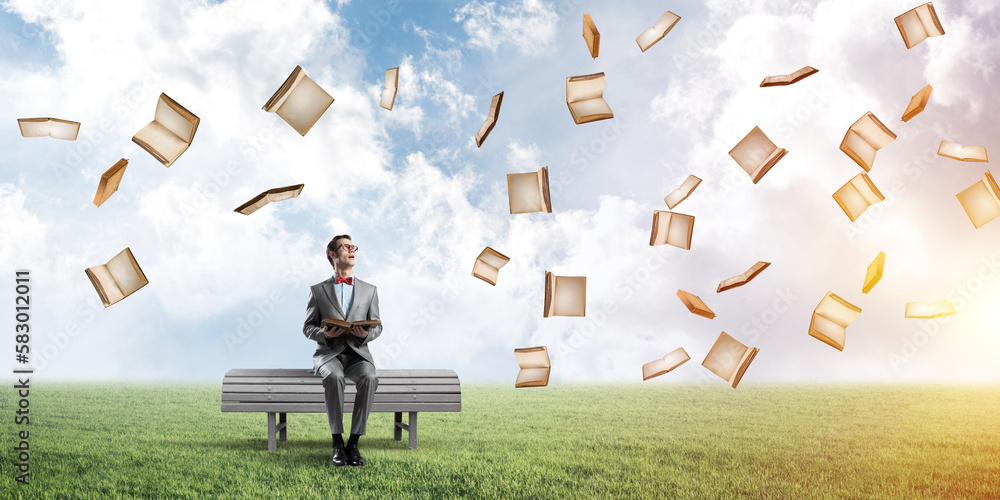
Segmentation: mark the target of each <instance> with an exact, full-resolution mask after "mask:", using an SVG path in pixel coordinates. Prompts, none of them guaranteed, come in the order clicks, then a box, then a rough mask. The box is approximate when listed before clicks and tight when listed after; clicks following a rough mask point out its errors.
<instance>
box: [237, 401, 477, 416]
mask: <svg viewBox="0 0 1000 500" xmlns="http://www.w3.org/2000/svg"><path fill="white" fill-rule="evenodd" d="M353 410H354V404H353V403H344V413H345V414H346V413H350V412H351V411H353ZM222 411H231V412H269V413H326V404H324V403H274V404H269V403H222ZM372 411H373V412H397V411H399V412H411V411H462V404H461V403H372Z"/></svg>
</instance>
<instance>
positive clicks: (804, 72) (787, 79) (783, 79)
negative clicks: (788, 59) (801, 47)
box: [760, 66, 819, 87]
mask: <svg viewBox="0 0 1000 500" xmlns="http://www.w3.org/2000/svg"><path fill="white" fill-rule="evenodd" d="M818 71H819V70H818V69H816V68H814V67H812V66H803V67H802V69H800V70H798V71H796V72H794V73H792V74H789V75H774V76H769V77H767V78H764V81H762V82H760V86H761V87H777V86H779V85H791V84H793V83H795V82H797V81H799V80H801V79H803V78H805V77H807V76H812V75H815V74H816V72H818Z"/></svg>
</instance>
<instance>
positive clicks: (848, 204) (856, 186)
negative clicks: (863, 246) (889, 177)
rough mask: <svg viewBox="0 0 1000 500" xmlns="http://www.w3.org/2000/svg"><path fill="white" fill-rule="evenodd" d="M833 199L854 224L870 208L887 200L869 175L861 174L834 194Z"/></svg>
mask: <svg viewBox="0 0 1000 500" xmlns="http://www.w3.org/2000/svg"><path fill="white" fill-rule="evenodd" d="M833 199H834V200H836V201H837V204H838V205H840V208H841V209H842V210H843V211H844V213H845V214H847V217H848V218H849V219H851V222H854V221H856V220H858V217H861V214H863V213H865V210H868V207H870V206H872V205H874V204H876V203H879V202H881V201H883V200H885V196H882V192H881V191H879V190H878V188H877V187H875V184H874V183H873V182H872V180H871V178H870V177H868V174H866V173H864V172H861V173H860V174H858V175H855V176H854V178H853V179H851V180H850V181H848V182H847V184H844V185H843V186H841V188H840V189H838V190H837V192H836V193H833Z"/></svg>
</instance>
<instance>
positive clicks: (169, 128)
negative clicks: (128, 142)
mask: <svg viewBox="0 0 1000 500" xmlns="http://www.w3.org/2000/svg"><path fill="white" fill-rule="evenodd" d="M199 123H201V119H200V118H198V117H197V116H195V115H194V114H193V113H191V112H190V111H188V110H187V109H185V108H184V106H181V105H180V104H177V101H174V100H173V99H171V98H170V97H169V96H167V94H160V98H159V99H158V100H157V101H156V113H155V114H154V115H153V121H151V122H149V125H146V126H145V127H143V128H142V130H140V131H138V132H136V133H135V135H133V136H132V142H134V143H136V144H138V145H139V147H141V148H142V149H145V150H146V152H147V153H149V154H151V155H153V158H156V161H158V162H160V163H162V164H163V166H165V167H169V166H170V165H172V164H173V163H174V161H176V160H177V158H180V156H181V153H183V152H184V151H187V148H188V147H190V146H191V141H193V140H194V133H195V132H197V131H198V124H199Z"/></svg>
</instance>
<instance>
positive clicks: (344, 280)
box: [337, 275, 354, 286]
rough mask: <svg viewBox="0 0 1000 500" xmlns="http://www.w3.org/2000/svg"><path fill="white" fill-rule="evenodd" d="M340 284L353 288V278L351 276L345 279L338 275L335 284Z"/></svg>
mask: <svg viewBox="0 0 1000 500" xmlns="http://www.w3.org/2000/svg"><path fill="white" fill-rule="evenodd" d="M341 283H347V284H348V285H351V286H354V277H353V276H352V277H350V278H345V277H343V276H340V275H338V276H337V284H338V285H339V284H341Z"/></svg>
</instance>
